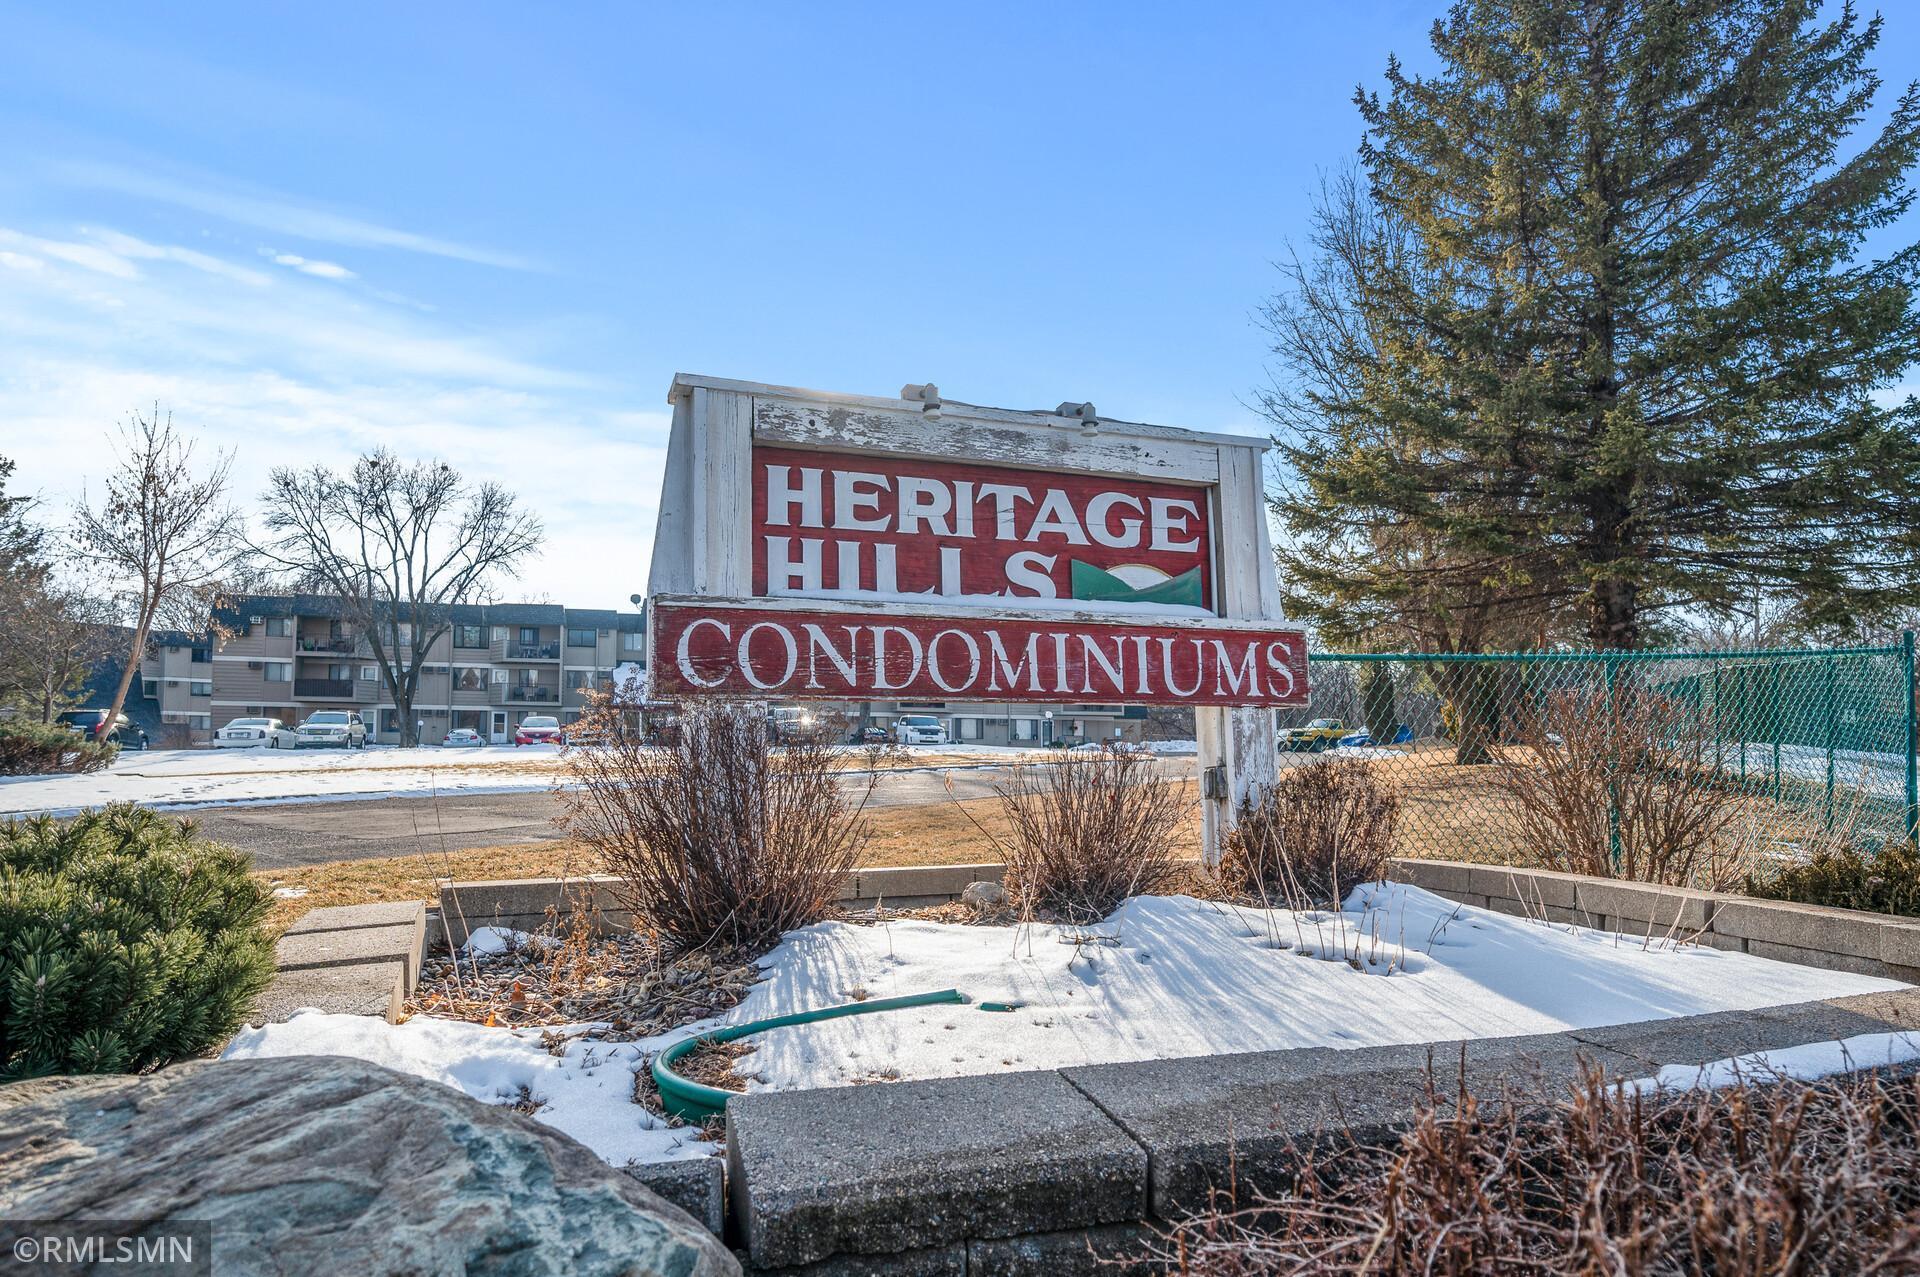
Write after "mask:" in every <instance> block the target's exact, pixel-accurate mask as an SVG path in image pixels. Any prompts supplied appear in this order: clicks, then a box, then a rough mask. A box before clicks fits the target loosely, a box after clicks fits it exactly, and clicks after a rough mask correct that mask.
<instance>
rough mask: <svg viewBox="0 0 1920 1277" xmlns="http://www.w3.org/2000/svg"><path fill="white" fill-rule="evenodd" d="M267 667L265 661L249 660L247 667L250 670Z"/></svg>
mask: <svg viewBox="0 0 1920 1277" xmlns="http://www.w3.org/2000/svg"><path fill="white" fill-rule="evenodd" d="M265 667H266V662H265V661H248V662H247V668H248V669H250V670H257V669H264V668H265Z"/></svg>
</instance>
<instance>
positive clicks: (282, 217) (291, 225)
mask: <svg viewBox="0 0 1920 1277" xmlns="http://www.w3.org/2000/svg"><path fill="white" fill-rule="evenodd" d="M52 176H53V177H54V179H55V180H57V181H60V182H63V183H65V184H66V185H69V186H76V187H82V188H86V189H92V190H104V191H113V192H116V193H118V194H121V195H132V196H135V197H137V198H140V199H146V200H152V201H155V202H156V203H162V204H172V205H174V206H176V207H179V208H190V209H193V210H194V211H196V212H200V213H205V214H207V215H209V216H212V217H218V218H222V219H224V220H226V221H229V222H234V223H237V224H239V225H242V226H252V227H256V228H258V229H260V230H265V231H270V232H272V233H274V234H277V235H291V236H297V237H299V238H301V239H310V240H315V241H318V242H321V243H326V244H340V245H346V246H349V247H357V248H390V249H400V250H402V251H405V252H410V253H426V254H430V255H432V256H435V257H448V258H453V259H454V260H456V261H463V262H474V263H477V264H479V265H482V266H497V267H500V268H502V269H506V270H530V269H533V263H531V262H530V261H528V260H527V259H526V258H524V257H520V256H517V255H515V254H512V253H504V252H498V251H495V250H493V249H489V248H480V247H476V246H474V245H471V244H462V243H459V242H457V241H454V240H449V239H442V238H439V237H437V236H433V235H422V234H418V233H416V232H413V231H406V230H400V229H398V228H396V227H392V226H383V225H381V224H380V223H378V222H374V221H369V220H366V219H364V218H360V217H355V216H353V215H351V214H348V213H342V212H338V211H335V210H331V209H325V208H321V207H319V206H317V205H314V204H311V203H302V202H300V201H299V200H297V199H294V198H292V197H289V196H286V195H282V194H279V193H276V192H266V191H259V190H247V189H242V188H239V187H236V186H233V185H231V184H228V183H223V182H219V181H216V180H214V179H206V180H203V181H197V182H191V183H190V182H183V181H179V180H176V179H174V178H170V177H161V176H158V175H156V174H152V173H143V172H140V171H138V170H136V169H131V168H127V167H124V166H122V165H118V164H107V163H100V162H96V161H79V160H71V161H64V162H61V163H58V164H56V165H54V166H53V169H52Z"/></svg>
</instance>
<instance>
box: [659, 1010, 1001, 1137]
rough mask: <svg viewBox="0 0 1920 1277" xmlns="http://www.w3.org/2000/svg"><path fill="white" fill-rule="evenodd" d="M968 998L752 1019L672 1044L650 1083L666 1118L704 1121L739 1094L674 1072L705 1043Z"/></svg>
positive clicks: (716, 1113) (662, 1056)
mask: <svg viewBox="0 0 1920 1277" xmlns="http://www.w3.org/2000/svg"><path fill="white" fill-rule="evenodd" d="M966 1000H967V995H966V994H964V993H962V992H960V990H958V989H940V990H938V991H936V992H933V993H909V994H906V995H905V996H903V997H898V998H873V999H870V1000H868V1001H866V1002H848V1003H846V1004H844V1005H842V1006H837V1007H822V1008H821V1009H820V1010H818V1011H796V1012H795V1013H794V1014H792V1015H776V1016H774V1017H773V1018H772V1019H768V1020H751V1021H748V1022H747V1023H746V1024H730V1025H728V1026H727V1027H726V1028H724V1029H715V1030H714V1031H713V1032H711V1033H703V1034H701V1035H700V1036H698V1037H692V1038H687V1039H685V1040H684V1041H680V1042H675V1043H674V1044H673V1045H672V1046H670V1047H668V1048H667V1049H666V1050H664V1051H662V1052H660V1054H659V1055H656V1056H654V1057H653V1084H654V1085H655V1086H657V1087H659V1088H660V1107H661V1108H664V1109H665V1110H666V1111H667V1113H668V1115H669V1116H671V1117H677V1118H680V1119H682V1120H684V1121H688V1122H704V1121H706V1120H707V1119H708V1118H710V1117H718V1116H719V1115H720V1114H721V1113H723V1112H725V1111H726V1108H727V1101H728V1100H729V1099H730V1098H732V1097H733V1096H735V1095H738V1094H739V1092H738V1091H723V1090H721V1089H720V1088H719V1087H717V1086H702V1085H701V1084H700V1083H698V1082H689V1081H688V1080H687V1079H686V1078H683V1077H681V1076H680V1075H679V1074H678V1073H675V1072H674V1071H673V1065H674V1062H675V1061H676V1060H678V1059H680V1057H681V1056H683V1055H685V1054H686V1053H687V1052H689V1051H691V1050H693V1049H694V1048H695V1047H698V1046H704V1045H706V1044H708V1043H717V1042H731V1041H733V1040H734V1039H735V1038H744V1037H746V1036H747V1035H748V1034H751V1033H759V1032H762V1031H764V1030H766V1029H784V1028H788V1027H790V1026H792V1025H795V1024H812V1023H813V1022H814V1021H816V1020H837V1019H839V1018H840V1017H841V1016H843V1015H866V1014H867V1013H868V1012H870V1011H899V1010H903V1009H904V1008H906V1007H924V1006H933V1005H935V1004H937V1003H941V1002H965V1001H966Z"/></svg>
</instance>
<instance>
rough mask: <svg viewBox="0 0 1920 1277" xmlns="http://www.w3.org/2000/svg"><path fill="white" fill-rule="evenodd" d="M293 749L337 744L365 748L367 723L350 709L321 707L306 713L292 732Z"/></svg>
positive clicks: (344, 747) (352, 747) (342, 746)
mask: <svg viewBox="0 0 1920 1277" xmlns="http://www.w3.org/2000/svg"><path fill="white" fill-rule="evenodd" d="M293 744H294V748H295V749H319V748H324V747H326V746H330V745H337V746H339V747H341V748H343V749H365V748H366V745H367V725H366V722H365V721H364V720H362V719H361V717H360V715H359V714H357V713H355V712H354V711H352V710H350V709H323V710H319V711H316V712H315V713H312V714H309V715H307V721H306V722H304V723H302V724H300V730H299V731H298V732H296V733H294V742H293Z"/></svg>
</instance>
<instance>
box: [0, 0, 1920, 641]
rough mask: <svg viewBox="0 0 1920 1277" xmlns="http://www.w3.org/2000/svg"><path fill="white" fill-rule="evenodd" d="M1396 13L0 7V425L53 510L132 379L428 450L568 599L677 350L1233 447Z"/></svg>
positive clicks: (629, 548)
mask: <svg viewBox="0 0 1920 1277" xmlns="http://www.w3.org/2000/svg"><path fill="white" fill-rule="evenodd" d="M1440 8H1441V5H1440V4H1439V3H1438V0H1431V2H1429V3H1367V2H1366V0H1352V2H1349V3H1345V4H1340V5H1315V6H1304V5H1290V4H1266V5H1253V4H1247V5H1232V4H1221V5H1210V6H1191V5H1187V6H1175V5H1119V4H1099V5H1095V4H1084V5H1069V4H1054V5H1045V6H1037V5H984V4H970V5H965V6H950V7H948V8H946V9H943V10H935V9H934V8H933V7H931V6H925V5H898V4H891V5H881V4H875V5H871V6H839V5H833V6H829V5H785V6H773V5H751V6H750V5H699V6H693V5H688V6H679V7H676V8H672V9H668V8H664V7H653V6H647V7H641V6H630V5H619V6H616V5H607V6H587V5H577V6H564V7H552V6H537V7H535V6H508V5H504V4H501V5H483V4H468V5H460V6H454V5H427V4H421V5H407V6H370V5H355V4H338V5H330V6H327V7H326V8H325V9H324V10H316V9H313V8H311V7H304V8H303V7H296V6H292V5H262V4H249V5H239V4H223V3H200V4H195V5H192V6H131V5H128V6H117V7H114V8H113V9H111V10H98V11H95V13H96V16H94V17H91V18H83V17H82V16H81V11H80V10H79V9H77V8H75V7H72V6H53V5H41V6H15V5H12V4H8V3H5V2H4V0H0V30H4V31H5V33H6V38H5V39H4V41H0V139H4V143H5V148H4V153H5V154H6V156H7V157H8V160H7V163H6V164H5V165H4V166H0V453H4V454H7V455H12V456H15V457H17V458H18V459H19V460H20V462H21V474H20V476H19V479H18V484H19V486H21V487H24V488H25V489H27V490H30V491H37V492H38V493H40V494H41V495H42V496H43V497H44V498H45V499H46V501H47V503H48V507H49V509H50V510H53V511H55V512H57V511H58V509H59V508H60V507H62V506H63V505H64V504H65V503H66V502H67V501H69V500H70V499H71V497H72V496H73V495H74V494H76V493H77V492H78V490H79V487H80V485H81V483H82V481H83V480H84V479H86V478H87V477H89V476H95V477H97V476H98V474H99V473H100V471H101V469H102V460H101V455H102V449H103V446H104V440H105V436H106V432H107V431H108V430H109V428H110V427H111V426H112V425H113V423H114V422H115V421H116V420H117V419H118V418H120V417H122V416H124V414H125V413H126V411H127V410H128V409H129V408H132V407H134V406H135V405H138V404H144V403H149V402H152V401H154V400H156V399H158V400H160V401H161V402H162V403H163V404H164V405H166V406H168V407H170V408H171V409H172V410H173V411H174V413H175V417H176V420H177V421H178V422H180V423H181V424H183V425H187V426H189V427H191V428H193V429H194V430H195V431H196V432H197V433H198V434H199V435H200V436H201V437H202V438H204V439H205V440H206V444H207V446H208V447H224V448H231V449H233V450H234V451H235V454H236V475H237V476H238V479H239V484H238V486H239V489H240V494H239V495H241V496H242V497H245V498H248V499H251V497H252V496H253V495H254V494H255V493H257V492H258V490H259V489H260V487H261V486H262V481H263V479H264V476H265V474H266V472H267V470H268V469H269V468H270V467H271V466H274V465H280V464H304V463H308V462H313V461H322V462H328V463H332V464H341V463H344V462H347V461H349V460H350V459H351V457H352V456H353V454H354V453H355V452H356V451H358V450H360V449H361V448H364V447H367V446H371V445H373V444H376V443H384V444H387V445H389V446H391V447H393V448H394V449H396V450H397V451H399V452H400V453H402V454H403V455H418V456H441V457H445V458H446V459H447V460H449V461H452V462H453V463H455V464H456V465H459V466H461V467H463V468H464V469H466V470H468V471H469V472H470V473H473V474H475V475H478V476H483V477H487V478H496V479H500V480H502V481H504V482H507V483H509V484H511V485H512V486H513V487H515V488H516V489H517V490H519V491H520V492H521V493H523V494H524V495H525V496H526V497H527V498H528V500H529V501H530V502H532V503H533V504H534V505H536V506H537V507H538V508H539V509H540V510H541V511H542V512H543V514H544V515H545V516H546V518H547V521H548V524H549V526H550V530H551V534H552V535H551V540H550V545H549V549H548V551H547V553H546V554H545V555H544V556H543V557H542V559H541V560H540V561H538V562H536V563H533V564H531V565H529V567H528V569H527V571H526V572H525V574H524V577H523V579H522V580H521V581H520V582H517V583H513V584H511V585H509V586H508V588H507V591H506V593H507V595H508V596H509V597H519V596H522V595H526V596H550V597H552V598H554V599H556V600H561V601H566V602H570V603H577V604H582V605H598V606H612V605H616V604H624V602H625V600H626V597H627V595H628V594H630V593H632V592H634V591H636V590H640V589H642V588H643V587H644V584H645V563H646V557H647V554H648V546H649V544H650V541H651V534H652V528H653V519H654V504H655V498H656V494H657V489H658V484H659V471H660V465H661V460H662V456H663V449H664V445H665V422H666V418H665V402H664V396H665V391H666V386H667V382H668V380H669V379H670V378H671V376H672V374H673V373H674V372H675V371H677V370H684V371H689V372H702V373H711V374H716V375H720V376H732V377H742V378H748V379H753V380H761V381H774V382H787V383H794V384H801V385H809V386H816V387H822V388H827V389H834V390H846V391H854V392H860V393H868V394H878V393H893V392H895V391H897V390H898V388H899V387H900V385H901V384H903V383H905V382H909V381H928V380H931V381H935V382H937V383H938V384H939V385H940V387H941V389H942V391H943V392H944V393H945V394H946V395H948V396H949V397H951V398H956V399H965V400H970V401H973V402H977V403H991V404H1000V405H1006V406H1040V405H1048V406H1050V405H1052V404H1054V403H1058V402H1060V401H1061V400H1063V399H1092V400H1093V401H1094V402H1095V403H1096V404H1098V405H1099V408H1100V410H1101V412H1102V413H1103V414H1105V415H1109V416H1115V417H1130V418H1134V419H1141V420H1149V421H1160V422H1166V423H1169V424H1176V425H1187V426H1193V427H1197V428H1202V429H1214V430H1221V429H1224V430H1242V431H1255V430H1257V429H1258V422H1257V419H1256V418H1255V417H1254V416H1253V414H1252V413H1251V412H1249V411H1248V409H1247V408H1246V407H1245V406H1244V405H1245V401H1246V400H1247V398H1248V397H1249V394H1250V392H1251V391H1252V389H1253V388H1254V387H1255V386H1257V385H1258V384H1259V382H1260V381H1261V379H1262V361H1263V351H1264V346H1263V342H1262V340H1261V334H1260V332H1259V331H1258V329H1257V328H1255V327H1254V325H1253V323H1252V322H1251V320H1250V317H1249V316H1250V313H1251V312H1252V311H1253V309H1254V308H1255V307H1256V306H1257V305H1258V304H1259V302H1260V301H1261V299H1262V297H1263V296H1264V295H1265V294H1266V293H1267V292H1269V291H1270V290H1271V287H1272V285H1273V282H1274V275H1273V272H1272V269H1271V266H1270V264H1269V263H1270V261H1271V259H1272V258H1274V257H1275V256H1276V255H1278V254H1280V253H1281V252H1282V251H1283V250H1284V247H1285V245H1286V243H1287V241H1288V240H1289V238H1290V237H1293V238H1297V237H1298V236H1300V235H1301V233H1302V232H1303V229H1304V224H1305V213H1306V207H1307V196H1308V192H1309V190H1310V188H1311V187H1312V185H1313V183H1314V182H1315V180H1316V177H1317V175H1318V174H1319V173H1320V172H1322V171H1325V170H1327V169H1330V168H1333V167H1335V166H1338V165H1340V164H1342V163H1345V162H1346V161H1347V159H1348V158H1349V157H1350V156H1351V155H1352V154H1353V150H1354V147H1355V144H1356V143H1357V141H1358V138H1359V124H1358V120H1357V118H1356V116H1355V114H1354V111H1353V107H1352V104H1351V96H1352V92H1353V89H1354V87H1355V85H1356V84H1357V83H1360V82H1363V81H1364V82H1365V83H1367V84H1369V85H1377V84H1378V83H1379V80H1380V73H1381V70H1382V68H1383V67H1384V65H1385V63H1386V59H1387V56H1388V54H1389V53H1397V54H1399V55H1400V56H1401V58H1402V59H1403V60H1404V61H1405V62H1407V63H1408V64H1409V66H1410V67H1412V68H1413V69H1415V70H1422V69H1425V68H1426V67H1428V66H1429V64H1430V60H1431V59H1430V55H1429V53H1428V51H1427V48H1426V30H1427V27H1428V24H1429V23H1430V22H1431V21H1432V19H1433V17H1434V16H1435V15H1436V14H1437V13H1438V12H1439V11H1440ZM102 12H105V13H110V14H111V16H110V17H100V16H97V15H98V14H99V13H102ZM1877 61H1878V64H1879V66H1880V68H1881V70H1882V71H1883V72H1884V73H1885V74H1886V75H1887V76H1888V78H1889V79H1891V80H1896V81H1898V80H1903V79H1905V78H1907V77H1910V76H1912V75H1914V74H1916V73H1920V13H1914V12H1910V11H1905V10H1895V11H1894V13H1893V15H1892V18H1891V22H1890V27H1889V31H1888V33H1887V38H1886V40H1885V42H1884V43H1883V45H1882V50H1881V54H1880V56H1879V58H1878V59H1877ZM1907 220H1908V222H1909V225H1911V224H1912V222H1913V220H1914V219H1913V218H1909V219H1907Z"/></svg>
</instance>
